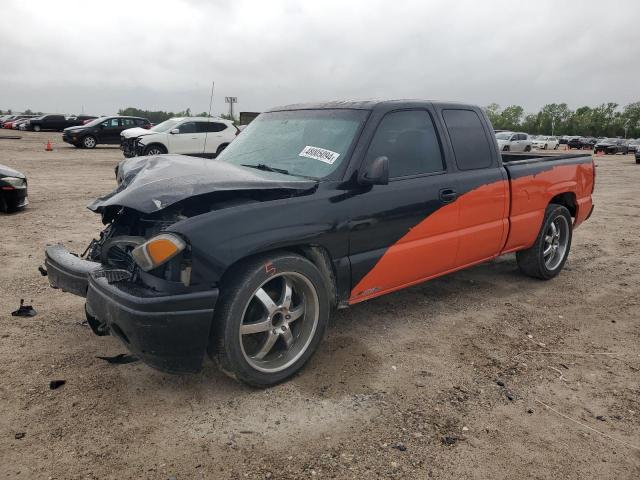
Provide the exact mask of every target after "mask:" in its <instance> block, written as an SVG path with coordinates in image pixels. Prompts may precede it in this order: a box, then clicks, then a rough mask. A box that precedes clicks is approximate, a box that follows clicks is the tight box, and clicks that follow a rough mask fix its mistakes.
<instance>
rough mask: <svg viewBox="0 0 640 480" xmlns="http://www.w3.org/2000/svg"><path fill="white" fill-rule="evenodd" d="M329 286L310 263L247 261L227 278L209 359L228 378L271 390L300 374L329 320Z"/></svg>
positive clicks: (279, 258)
mask: <svg viewBox="0 0 640 480" xmlns="http://www.w3.org/2000/svg"><path fill="white" fill-rule="evenodd" d="M328 291H329V290H328V288H327V283H326V280H325V278H324V276H323V275H322V274H321V273H320V270H318V268H317V267H316V266H315V265H314V264H313V263H312V262H310V261H309V260H307V259H306V258H303V257H301V256H298V255H295V254H292V253H274V254H269V255H264V256H260V257H257V258H254V259H251V260H248V261H245V262H241V264H239V265H238V266H237V267H236V268H234V270H233V271H232V272H230V273H229V274H228V275H226V276H225V279H224V283H223V286H222V288H221V291H220V297H219V299H218V304H217V305H216V311H215V314H214V323H213V329H212V338H211V341H210V347H209V355H210V356H211V358H212V359H213V360H214V361H215V362H216V363H217V364H218V365H219V367H220V369H221V370H222V371H223V372H225V373H226V374H227V375H229V376H231V377H233V378H235V379H237V380H239V381H242V382H244V383H247V384H249V385H252V386H255V387H269V386H271V385H275V384H277V383H280V382H282V381H284V380H286V379H287V378H289V377H291V376H292V375H294V374H295V373H296V372H298V371H299V370H300V369H301V368H302V367H303V366H304V364H305V363H306V362H307V361H308V360H309V358H311V356H312V355H313V353H314V352H315V350H316V349H317V347H318V345H319V343H320V341H321V340H322V337H323V336H324V332H325V330H326V327H327V323H328V321H329V311H330V302H329V294H328Z"/></svg>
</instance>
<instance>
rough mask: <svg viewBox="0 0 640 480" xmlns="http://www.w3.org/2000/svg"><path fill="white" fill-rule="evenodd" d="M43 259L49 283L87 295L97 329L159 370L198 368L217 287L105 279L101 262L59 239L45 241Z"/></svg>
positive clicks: (216, 297) (207, 341)
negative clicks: (175, 288) (176, 290)
mask: <svg viewBox="0 0 640 480" xmlns="http://www.w3.org/2000/svg"><path fill="white" fill-rule="evenodd" d="M45 263H46V265H47V272H48V276H49V283H51V285H52V286H53V287H55V288H61V289H62V290H64V291H69V292H71V293H76V294H77V295H82V296H86V298H87V303H86V310H87V314H88V315H89V316H90V318H91V320H92V322H91V323H93V324H94V325H96V326H97V328H98V331H99V332H109V333H110V334H112V335H114V336H116V337H118V338H119V339H120V340H121V341H122V342H123V343H124V344H125V346H126V347H127V348H128V349H129V351H130V352H131V353H132V354H134V355H136V356H137V357H139V358H140V359H141V360H142V361H143V362H145V363H146V364H148V365H150V366H151V367H154V368H156V369H158V370H161V371H164V372H168V373H189V372H197V371H199V370H200V368H201V367H202V360H203V358H204V354H205V352H206V349H207V345H208V343H209V333H210V330H211V324H212V320H213V309H214V307H215V304H216V301H217V300H218V290H217V289H211V290H206V291H194V292H189V293H180V294H165V293H162V292H158V291H156V290H153V289H151V288H148V287H145V286H142V285H139V284H133V283H132V282H130V281H128V280H127V281H120V282H118V281H112V283H109V280H108V277H109V276H108V275H105V274H104V273H105V272H104V270H103V268H102V266H101V265H100V264H98V263H96V262H88V261H86V260H82V259H79V258H78V257H75V256H73V255H71V254H70V253H68V252H67V251H66V250H64V247H62V246H61V245H56V246H53V247H47V249H46V260H45ZM94 331H95V330H94ZM96 333H98V332H96Z"/></svg>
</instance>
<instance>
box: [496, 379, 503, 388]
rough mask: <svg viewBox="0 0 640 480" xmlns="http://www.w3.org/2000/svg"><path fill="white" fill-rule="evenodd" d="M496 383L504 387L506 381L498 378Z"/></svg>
mask: <svg viewBox="0 0 640 480" xmlns="http://www.w3.org/2000/svg"><path fill="white" fill-rule="evenodd" d="M496 383H497V384H498V385H499V386H500V387H504V382H503V381H502V380H500V379H498V380H496Z"/></svg>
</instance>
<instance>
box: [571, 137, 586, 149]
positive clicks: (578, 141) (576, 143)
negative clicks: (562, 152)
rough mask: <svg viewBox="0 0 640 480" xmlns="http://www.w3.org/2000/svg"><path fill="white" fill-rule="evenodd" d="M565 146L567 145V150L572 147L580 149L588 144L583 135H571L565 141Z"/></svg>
mask: <svg viewBox="0 0 640 480" xmlns="http://www.w3.org/2000/svg"><path fill="white" fill-rule="evenodd" d="M567 146H568V147H569V150H571V149H572V148H575V149H577V150H582V149H584V148H588V147H589V144H588V142H587V140H586V139H585V138H584V137H571V138H570V139H569V141H568V142H567Z"/></svg>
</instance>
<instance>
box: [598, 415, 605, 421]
mask: <svg viewBox="0 0 640 480" xmlns="http://www.w3.org/2000/svg"><path fill="white" fill-rule="evenodd" d="M596 420H600V421H601V422H606V421H607V419H606V418H604V415H598V416H597V417H596Z"/></svg>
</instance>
